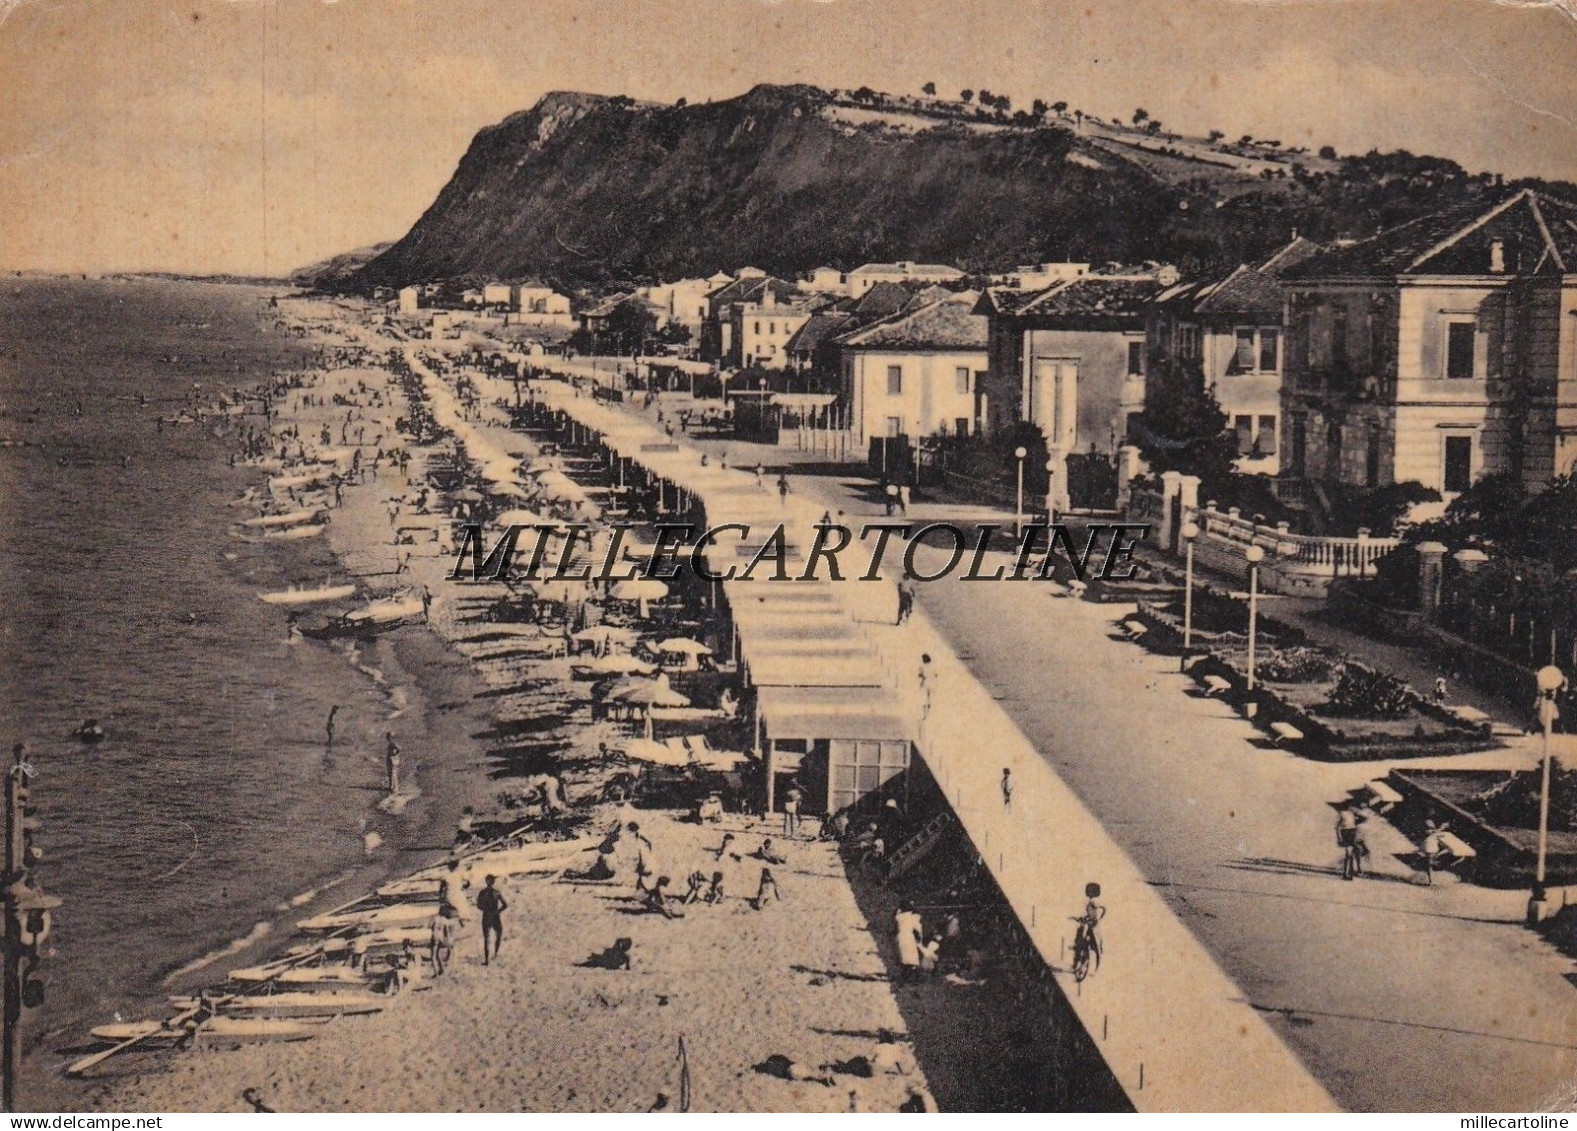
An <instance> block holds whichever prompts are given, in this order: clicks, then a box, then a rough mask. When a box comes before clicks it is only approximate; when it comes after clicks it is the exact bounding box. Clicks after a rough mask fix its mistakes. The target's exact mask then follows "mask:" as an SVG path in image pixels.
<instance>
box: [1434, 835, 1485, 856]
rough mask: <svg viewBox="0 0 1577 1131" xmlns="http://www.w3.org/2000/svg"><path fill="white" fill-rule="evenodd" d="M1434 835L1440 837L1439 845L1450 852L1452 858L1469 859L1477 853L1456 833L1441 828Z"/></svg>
mask: <svg viewBox="0 0 1577 1131" xmlns="http://www.w3.org/2000/svg"><path fill="white" fill-rule="evenodd" d="M1435 835H1436V836H1438V837H1439V838H1440V847H1441V848H1443V849H1445V850H1446V851H1447V852H1449V853H1451V856H1452V858H1453V859H1456V860H1471V859H1473V857H1475V856H1477V855H1478V852H1477V851H1476V850H1475V849H1474V848H1473V846H1472V845H1471V844H1469V843H1468V842H1467V841H1465V840H1463V839H1462V838H1461V837H1459V836H1457V834H1456V833H1453V832H1447V831H1445V830H1441V831H1440V832H1439V833H1437V834H1435Z"/></svg>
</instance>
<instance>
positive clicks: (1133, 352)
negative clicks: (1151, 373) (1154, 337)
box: [1128, 342, 1144, 377]
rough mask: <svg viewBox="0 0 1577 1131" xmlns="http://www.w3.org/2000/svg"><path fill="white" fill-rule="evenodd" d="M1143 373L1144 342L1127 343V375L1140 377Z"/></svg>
mask: <svg viewBox="0 0 1577 1131" xmlns="http://www.w3.org/2000/svg"><path fill="white" fill-rule="evenodd" d="M1143 375H1144V343H1143V342H1129V343H1128V376H1130V377H1142V376H1143Z"/></svg>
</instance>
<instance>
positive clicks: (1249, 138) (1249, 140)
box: [1238, 134, 1254, 145]
mask: <svg viewBox="0 0 1577 1131" xmlns="http://www.w3.org/2000/svg"><path fill="white" fill-rule="evenodd" d="M1253 142H1254V135H1253V134H1244V135H1243V136H1242V137H1240V138H1238V144H1239V145H1252V144H1253Z"/></svg>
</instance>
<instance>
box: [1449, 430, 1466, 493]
mask: <svg viewBox="0 0 1577 1131" xmlns="http://www.w3.org/2000/svg"><path fill="white" fill-rule="evenodd" d="M1444 456H1445V475H1444V477H1443V478H1444V480H1445V486H1444V488H1443V489H1444V490H1445V491H1447V492H1449V493H1452V494H1455V493H1456V492H1459V491H1466V490H1467V489H1468V488H1469V487H1471V486H1472V485H1473V437H1472V436H1447V437H1446V442H1445V452H1444Z"/></svg>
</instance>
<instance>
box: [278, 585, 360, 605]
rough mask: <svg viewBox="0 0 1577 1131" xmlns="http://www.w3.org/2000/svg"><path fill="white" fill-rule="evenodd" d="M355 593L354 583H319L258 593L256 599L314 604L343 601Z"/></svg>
mask: <svg viewBox="0 0 1577 1131" xmlns="http://www.w3.org/2000/svg"><path fill="white" fill-rule="evenodd" d="M355 595H356V586H354V585H329V584H326V583H325V584H323V585H319V586H317V587H316V588H313V589H294V588H293V589H280V590H276V591H275V592H273V593H259V594H258V595H257V599H258V600H259V601H262V602H264V603H265V604H269V605H292V606H293V605H315V604H318V603H320V602H323V601H343V600H345V599H346V598H347V597H354V596H355Z"/></svg>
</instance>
